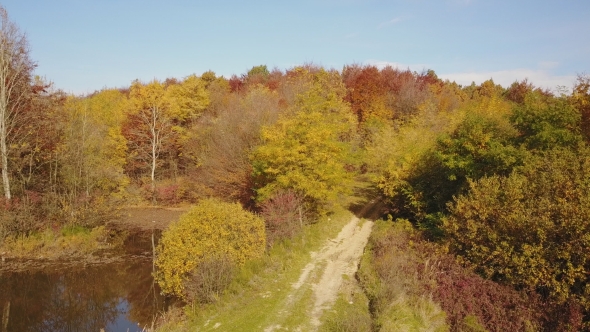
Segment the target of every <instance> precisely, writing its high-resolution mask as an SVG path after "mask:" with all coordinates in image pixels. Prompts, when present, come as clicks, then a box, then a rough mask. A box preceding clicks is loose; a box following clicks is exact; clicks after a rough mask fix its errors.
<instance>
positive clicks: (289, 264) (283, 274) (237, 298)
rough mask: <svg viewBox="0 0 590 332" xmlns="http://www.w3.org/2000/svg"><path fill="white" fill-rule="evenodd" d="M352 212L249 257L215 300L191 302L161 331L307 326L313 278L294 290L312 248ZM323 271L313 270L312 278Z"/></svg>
mask: <svg viewBox="0 0 590 332" xmlns="http://www.w3.org/2000/svg"><path fill="white" fill-rule="evenodd" d="M351 217H352V215H351V214H350V212H348V211H345V210H343V209H341V210H339V211H337V212H336V213H335V214H333V215H332V216H330V217H329V218H328V217H325V218H323V219H322V220H320V221H319V222H317V223H315V224H312V225H308V226H306V227H304V229H303V230H302V232H301V233H300V234H298V235H297V236H295V237H294V238H293V239H290V240H282V241H278V242H276V243H275V244H274V245H273V247H272V248H270V250H269V251H268V252H267V253H266V255H265V256H264V257H263V258H260V259H256V260H252V261H250V262H248V263H246V265H245V266H243V267H242V268H240V269H239V270H238V272H237V273H236V276H235V277H234V279H233V281H232V283H231V284H230V286H229V287H228V289H227V290H226V291H225V292H224V294H222V295H221V296H220V297H219V300H218V301H217V302H216V303H213V304H197V303H193V304H190V305H187V306H186V307H185V308H184V317H183V319H182V320H181V321H178V318H176V319H175V321H174V322H168V323H166V324H164V325H162V326H161V327H160V328H159V330H160V331H263V330H264V329H265V328H269V327H271V326H274V327H275V329H274V330H275V331H283V330H286V329H289V330H294V329H296V328H301V330H302V331H306V330H308V328H306V327H308V326H309V315H308V310H310V309H311V308H312V307H313V299H312V296H311V295H312V290H311V288H310V287H309V282H308V283H306V284H305V285H303V286H301V287H300V288H299V289H297V290H294V288H293V284H295V283H296V282H297V280H298V278H299V276H300V275H301V273H302V270H303V269H304V267H305V266H306V265H307V264H308V263H309V261H310V254H311V253H312V252H314V251H316V252H317V251H318V250H319V249H321V246H322V245H323V243H324V242H325V241H326V240H327V239H329V238H333V237H335V236H336V235H337V234H338V232H340V230H341V229H342V227H343V226H344V225H345V224H346V223H347V222H349V221H350V219H351ZM319 277H320V276H314V275H310V276H309V279H308V281H309V280H314V278H319Z"/></svg>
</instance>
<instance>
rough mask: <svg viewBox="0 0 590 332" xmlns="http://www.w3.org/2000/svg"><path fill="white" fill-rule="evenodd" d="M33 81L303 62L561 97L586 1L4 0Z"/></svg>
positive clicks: (579, 59)
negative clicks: (526, 85)
mask: <svg viewBox="0 0 590 332" xmlns="http://www.w3.org/2000/svg"><path fill="white" fill-rule="evenodd" d="M0 3H1V4H2V5H3V6H4V7H5V8H6V9H7V10H8V14H9V16H10V18H11V20H12V21H13V22H15V23H16V24H17V25H18V26H19V27H20V28H21V30H22V31H24V32H26V34H27V36H28V39H29V44H30V46H31V57H32V58H33V60H35V61H36V62H37V63H38V68H37V71H36V74H38V75H41V76H44V77H46V79H48V80H50V81H52V82H54V84H55V87H56V88H61V89H63V90H65V91H66V92H71V93H76V94H82V93H89V92H93V91H94V90H99V89H101V88H104V87H109V88H111V87H124V86H129V85H130V83H131V81H133V80H134V79H140V80H142V81H149V80H152V79H154V78H157V79H165V78H167V77H176V78H182V77H185V76H188V75H190V74H193V73H196V74H198V75H200V74H201V73H203V72H205V71H207V70H213V71H214V72H215V73H217V74H218V75H224V76H226V77H229V76H231V75H232V74H237V75H240V74H243V73H245V72H247V71H248V69H250V68H251V67H252V66H256V65H261V64H265V65H267V66H268V67H269V68H274V67H277V68H279V69H287V68H291V67H293V66H296V65H300V64H304V63H314V64H317V65H322V66H324V67H326V68H335V69H338V70H341V69H342V67H343V66H344V65H346V64H376V65H386V64H392V65H395V66H399V67H401V68H403V69H405V68H410V69H412V70H416V71H421V70H423V69H433V70H434V71H435V72H436V73H437V74H438V75H439V77H442V78H447V79H450V80H455V81H457V82H458V83H460V84H470V83H471V81H475V82H476V83H481V82H482V81H484V80H486V79H489V78H493V79H494V81H495V82H496V83H500V84H502V85H509V84H510V83H511V82H513V81H514V80H516V79H519V80H520V79H524V78H528V79H529V80H530V81H531V82H533V83H534V84H536V85H538V86H542V87H546V88H552V89H553V88H556V87H557V86H560V85H561V86H566V87H571V86H572V84H573V82H574V81H575V78H576V75H577V74H581V73H590V1H588V0H561V1H549V0H536V1H532V0H511V1H508V0H506V1H505V0H502V1H500V0H497V1H496V0H436V1H434V0H389V1H378V0H364V1H360V0H338V1H337V0H316V1H311V0H303V1H281V0H274V1H256V0H251V1H234V0H218V1H214V0H213V1H212V0H209V1H199V0H195V1H189V0H168V1H163V0H159V1H155V0H94V1H86V0H52V1H47V0H5V1H0Z"/></svg>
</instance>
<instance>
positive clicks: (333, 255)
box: [264, 217, 373, 332]
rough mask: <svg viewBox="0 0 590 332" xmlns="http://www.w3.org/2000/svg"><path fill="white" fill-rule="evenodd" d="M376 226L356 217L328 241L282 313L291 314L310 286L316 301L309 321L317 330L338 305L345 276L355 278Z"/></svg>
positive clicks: (272, 328) (277, 327)
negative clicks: (322, 318) (332, 308)
mask: <svg viewBox="0 0 590 332" xmlns="http://www.w3.org/2000/svg"><path fill="white" fill-rule="evenodd" d="M372 227H373V222H372V221H368V220H367V221H365V222H364V223H362V225H361V224H360V220H359V219H358V218H357V217H353V218H352V219H351V220H350V222H349V223H348V224H346V225H345V226H344V227H343V228H342V230H341V231H340V233H339V234H338V236H337V237H336V238H334V239H330V240H328V241H326V243H325V244H324V246H323V247H322V249H321V250H320V251H319V252H318V253H312V258H311V262H309V263H308V264H307V265H306V266H305V268H303V270H302V271H301V274H300V276H299V279H298V280H297V282H296V283H294V284H293V285H292V288H293V289H292V291H291V293H290V294H289V296H288V299H287V301H286V302H285V304H284V305H283V309H282V311H288V310H289V307H291V306H292V305H293V303H296V302H297V301H298V299H299V298H301V296H302V292H301V289H302V288H303V286H304V285H308V284H310V285H311V289H312V290H313V295H312V297H313V299H312V307H311V308H310V310H309V311H308V312H309V316H310V317H309V319H310V322H311V327H312V328H313V329H314V330H317V328H318V327H319V326H320V318H321V317H322V314H323V313H324V311H325V310H326V309H329V308H330V307H331V306H332V305H333V304H334V302H335V300H336V299H337V297H338V294H339V290H340V287H341V285H342V281H343V276H344V275H347V276H349V277H351V278H353V276H354V274H355V273H356V271H357V268H358V265H359V261H360V258H361V256H362V254H363V250H364V248H365V245H366V244H367V241H368V238H369V235H370V234H371V229H372ZM318 277H319V278H318ZM280 329H281V326H280V325H272V326H269V327H267V328H266V329H264V331H265V332H272V331H275V330H280Z"/></svg>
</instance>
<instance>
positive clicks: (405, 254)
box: [358, 220, 540, 331]
mask: <svg viewBox="0 0 590 332" xmlns="http://www.w3.org/2000/svg"><path fill="white" fill-rule="evenodd" d="M368 248H369V250H370V251H368V255H369V257H366V256H367V254H366V255H365V257H364V258H363V261H362V263H361V269H360V272H359V275H358V276H359V280H360V282H361V285H362V286H363V288H364V289H365V291H366V292H367V295H368V297H369V299H370V301H371V305H370V307H371V310H372V313H373V316H374V318H375V321H376V326H377V327H378V328H381V329H385V330H387V329H388V328H389V329H390V330H395V328H394V327H395V326H397V327H400V326H406V327H407V328H408V329H409V330H416V329H423V328H424V329H425V328H427V327H428V328H430V329H431V330H433V331H447V330H450V331H484V330H487V331H527V330H535V329H536V328H538V327H539V325H540V324H539V320H540V317H539V316H538V315H537V314H536V310H537V309H538V308H537V302H536V301H535V299H534V298H531V297H529V296H528V295H527V294H524V293H519V292H517V291H515V290H513V289H511V288H509V287H506V286H502V285H499V284H497V283H495V282H492V281H489V280H485V279H483V278H481V277H480V276H478V275H476V274H475V273H473V272H472V271H470V270H468V269H466V268H464V267H461V266H460V265H459V264H458V263H457V262H456V261H455V260H454V259H453V257H451V256H449V255H447V254H444V252H443V250H442V248H440V247H439V246H438V245H435V244H433V243H429V242H426V241H424V240H423V239H422V236H421V234H420V233H419V232H417V231H416V230H414V229H413V228H412V226H411V224H410V223H409V222H407V221H404V220H400V221H396V222H395V223H392V222H384V221H381V222H378V223H377V224H376V225H375V227H374V230H373V234H372V235H371V238H370V240H369V246H368ZM445 322H446V324H445Z"/></svg>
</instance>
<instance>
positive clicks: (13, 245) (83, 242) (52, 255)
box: [0, 226, 109, 259]
mask: <svg viewBox="0 0 590 332" xmlns="http://www.w3.org/2000/svg"><path fill="white" fill-rule="evenodd" d="M108 237H109V234H108V231H107V230H106V229H105V227H104V226H99V227H95V228H91V229H90V228H84V227H81V226H72V227H64V228H63V229H62V230H61V231H59V232H54V231H53V230H44V231H41V232H33V233H31V234H29V235H28V236H25V235H18V236H10V237H7V238H6V239H5V240H4V243H3V244H2V247H0V252H2V253H4V254H3V255H4V256H5V257H6V258H17V259H25V258H33V259H61V258H72V257H79V256H85V255H89V254H92V253H94V252H96V251H98V250H101V249H104V248H106V247H107V246H108V243H107V239H108Z"/></svg>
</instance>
